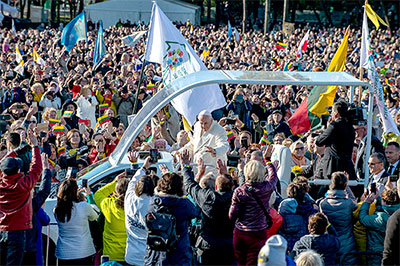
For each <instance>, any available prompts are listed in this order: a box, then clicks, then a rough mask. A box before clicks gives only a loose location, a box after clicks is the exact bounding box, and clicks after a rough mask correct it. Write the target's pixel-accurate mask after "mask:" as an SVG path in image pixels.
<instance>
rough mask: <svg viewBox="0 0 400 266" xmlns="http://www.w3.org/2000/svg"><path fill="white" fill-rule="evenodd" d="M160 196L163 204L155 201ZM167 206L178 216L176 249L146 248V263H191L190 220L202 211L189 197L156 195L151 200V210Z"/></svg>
mask: <svg viewBox="0 0 400 266" xmlns="http://www.w3.org/2000/svg"><path fill="white" fill-rule="evenodd" d="M156 198H160V199H161V204H160V205H158V204H156V203H155V199H156ZM162 207H166V208H167V209H168V211H169V213H170V214H172V215H174V216H175V218H176V234H177V235H179V238H178V245H177V248H176V250H174V251H172V252H168V253H165V252H160V251H154V250H150V249H149V248H148V247H147V248H146V256H145V265H152V266H154V265H191V264H192V250H191V247H190V241H189V224H190V220H191V219H193V218H195V217H197V216H199V215H200V211H199V209H198V208H197V207H195V206H194V205H193V203H192V202H191V201H190V200H189V199H187V198H180V197H177V196H173V195H163V196H155V197H153V199H152V200H151V201H150V204H149V212H157V211H158V210H160V209H161V208H162Z"/></svg>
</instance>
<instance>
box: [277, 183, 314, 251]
mask: <svg viewBox="0 0 400 266" xmlns="http://www.w3.org/2000/svg"><path fill="white" fill-rule="evenodd" d="M287 193H288V195H289V198H287V199H285V200H283V201H282V202H281V203H280V205H279V213H280V214H281V215H282V218H283V223H282V225H281V227H280V229H279V231H278V233H279V234H280V235H282V236H283V237H284V238H285V239H286V240H287V241H288V246H287V248H288V250H289V251H290V250H292V248H293V246H294V244H295V243H296V241H298V240H299V239H300V238H301V237H302V236H304V235H305V234H307V224H308V217H309V216H310V215H311V214H314V213H316V212H317V211H316V210H314V209H313V207H312V205H311V204H307V203H304V196H305V193H306V192H305V189H304V188H303V187H302V186H300V185H298V184H290V185H289V187H288V189H287ZM300 204H301V205H302V206H301V207H299V205H300ZM305 206H308V208H305Z"/></svg>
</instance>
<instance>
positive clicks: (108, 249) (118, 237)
mask: <svg viewBox="0 0 400 266" xmlns="http://www.w3.org/2000/svg"><path fill="white" fill-rule="evenodd" d="M128 183H129V179H127V178H119V176H118V177H117V178H116V179H115V180H114V181H113V182H111V183H109V184H107V185H105V186H104V187H102V188H100V189H99V190H97V191H96V193H94V201H95V202H96V205H97V206H98V207H99V208H100V210H101V213H102V214H103V215H104V220H105V221H104V232H103V255H109V256H110V260H113V261H117V262H122V263H123V262H124V261H125V246H126V229H125V212H124V202H125V193H126V190H127V188H128Z"/></svg>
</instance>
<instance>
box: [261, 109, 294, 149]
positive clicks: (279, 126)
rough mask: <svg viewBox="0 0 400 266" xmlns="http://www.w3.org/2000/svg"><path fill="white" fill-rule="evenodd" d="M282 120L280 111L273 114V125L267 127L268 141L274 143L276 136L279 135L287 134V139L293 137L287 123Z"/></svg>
mask: <svg viewBox="0 0 400 266" xmlns="http://www.w3.org/2000/svg"><path fill="white" fill-rule="evenodd" d="M282 118H283V115H282V111H281V110H280V109H277V110H275V111H273V112H272V123H269V124H268V125H267V127H266V130H267V136H268V138H267V141H269V142H271V143H272V141H273V139H274V136H275V135H276V134H278V133H283V134H285V137H286V138H288V137H290V136H291V135H292V133H291V131H290V127H289V126H288V124H287V123H286V122H285V121H283V120H282Z"/></svg>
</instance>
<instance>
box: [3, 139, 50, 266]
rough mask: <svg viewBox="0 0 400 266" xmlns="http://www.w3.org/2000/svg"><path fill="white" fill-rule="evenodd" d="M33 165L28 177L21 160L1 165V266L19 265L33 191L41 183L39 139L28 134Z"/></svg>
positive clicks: (10, 158)
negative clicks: (21, 170) (21, 171)
mask: <svg viewBox="0 0 400 266" xmlns="http://www.w3.org/2000/svg"><path fill="white" fill-rule="evenodd" d="M28 141H29V144H30V145H31V146H32V164H31V168H30V171H29V173H28V174H27V175H23V174H22V173H20V169H21V167H22V160H20V159H18V158H12V157H8V158H6V159H4V160H3V161H2V162H1V164H0V170H1V172H2V173H1V174H0V233H1V234H0V243H1V259H2V263H1V264H2V265H20V264H21V263H22V260H23V257H24V251H25V245H26V231H27V230H28V229H31V228H32V198H31V190H32V188H33V187H34V186H35V184H36V182H37V181H38V180H39V179H40V174H41V172H42V160H41V157H40V149H39V147H38V146H37V139H36V137H35V136H34V134H33V133H32V132H30V134H28Z"/></svg>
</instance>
